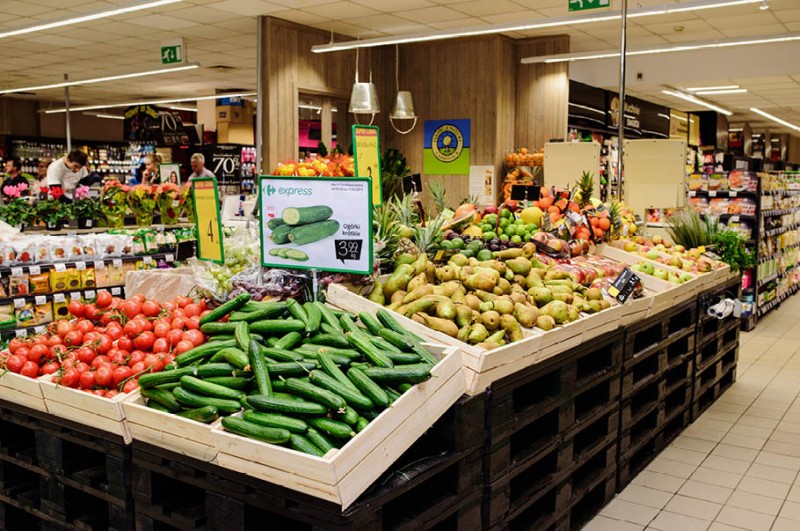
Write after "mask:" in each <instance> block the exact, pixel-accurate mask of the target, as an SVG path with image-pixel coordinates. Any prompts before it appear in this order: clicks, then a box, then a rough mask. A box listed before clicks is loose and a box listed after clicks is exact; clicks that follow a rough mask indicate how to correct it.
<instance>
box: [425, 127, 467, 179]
mask: <svg viewBox="0 0 800 531" xmlns="http://www.w3.org/2000/svg"><path fill="white" fill-rule="evenodd" d="M469 146H470V121H469V120H425V150H424V154H423V173H425V174H427V175H469V161H470V154H469V149H470V148H469Z"/></svg>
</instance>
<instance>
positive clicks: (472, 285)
mask: <svg viewBox="0 0 800 531" xmlns="http://www.w3.org/2000/svg"><path fill="white" fill-rule="evenodd" d="M464 284H465V285H466V286H467V287H468V288H469V289H472V290H483V291H492V290H493V289H494V288H495V286H496V285H497V280H495V279H493V278H492V277H491V276H489V275H488V274H485V273H475V274H473V275H470V276H469V277H467V279H466V281H464Z"/></svg>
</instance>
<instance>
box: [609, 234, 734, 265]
mask: <svg viewBox="0 0 800 531" xmlns="http://www.w3.org/2000/svg"><path fill="white" fill-rule="evenodd" d="M612 245H613V246H614V247H618V248H620V249H623V250H624V251H626V252H629V253H634V254H637V255H639V256H641V257H643V258H646V259H648V260H651V261H653V262H659V263H661V264H664V265H667V266H670V267H672V268H675V269H680V270H682V271H685V272H688V273H693V274H702V273H708V272H710V271H714V270H716V269H720V268H722V267H724V266H725V264H724V263H723V262H719V261H717V260H714V259H712V258H710V257H708V256H705V255H704V254H703V250H701V249H698V248H694V249H686V248H685V247H684V246H682V245H673V244H672V242H670V241H669V240H667V239H665V238H662V237H661V236H653V237H652V239H648V238H644V237H641V236H637V237H636V238H634V239H633V240H617V241H615V242H613V243H612Z"/></svg>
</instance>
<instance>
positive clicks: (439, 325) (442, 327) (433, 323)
mask: <svg viewBox="0 0 800 531" xmlns="http://www.w3.org/2000/svg"><path fill="white" fill-rule="evenodd" d="M416 315H418V316H420V317H422V319H423V320H424V321H425V325H426V326H427V327H428V328H431V329H433V330H436V331H437V332H441V333H443V334H447V335H448V336H450V337H456V335H458V327H457V326H456V324H455V323H454V322H453V321H449V320H447V319H441V318H439V317H431V316H430V315H428V314H426V313H418V314H416Z"/></svg>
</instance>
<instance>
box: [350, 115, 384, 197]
mask: <svg viewBox="0 0 800 531" xmlns="http://www.w3.org/2000/svg"><path fill="white" fill-rule="evenodd" d="M353 159H354V161H355V174H356V177H366V178H367V179H370V181H371V184H372V204H373V205H376V206H377V205H380V204H381V201H382V197H383V193H382V191H381V146H380V140H379V139H378V127H377V126H374V125H354V126H353Z"/></svg>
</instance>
